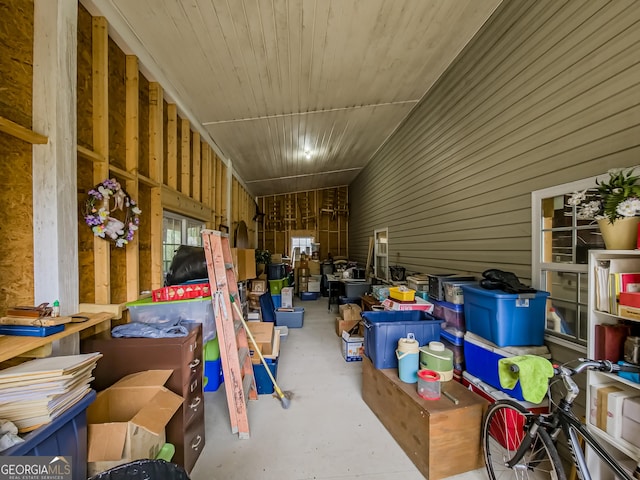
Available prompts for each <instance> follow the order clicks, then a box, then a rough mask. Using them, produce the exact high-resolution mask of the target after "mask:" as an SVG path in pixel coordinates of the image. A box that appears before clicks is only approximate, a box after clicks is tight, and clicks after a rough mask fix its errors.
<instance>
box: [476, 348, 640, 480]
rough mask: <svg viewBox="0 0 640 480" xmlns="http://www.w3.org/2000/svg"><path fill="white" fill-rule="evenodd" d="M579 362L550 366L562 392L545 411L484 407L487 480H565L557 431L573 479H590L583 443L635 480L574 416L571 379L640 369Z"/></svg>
mask: <svg viewBox="0 0 640 480" xmlns="http://www.w3.org/2000/svg"><path fill="white" fill-rule="evenodd" d="M578 361H579V362H580V363H579V364H578V366H576V367H574V368H571V367H568V366H566V365H562V366H555V365H554V377H553V378H554V379H556V381H558V380H557V379H558V377H560V379H561V380H562V381H563V382H564V386H565V388H566V390H567V393H566V394H565V396H564V398H562V399H561V400H560V402H559V403H557V404H552V405H553V406H552V408H551V409H550V412H549V413H542V414H540V413H538V414H536V413H532V412H530V411H528V410H527V409H526V408H524V407H523V406H522V405H521V404H519V403H518V402H516V401H515V400H506V399H502V400H498V401H496V402H495V403H493V404H491V405H490V406H489V408H488V409H487V413H486V414H485V416H484V419H483V424H482V445H483V447H484V448H483V449H484V461H485V466H486V468H487V473H488V475H489V478H490V479H491V480H497V479H502V478H515V479H553V480H566V479H567V476H566V474H565V471H564V467H563V464H562V461H561V459H560V455H559V454H558V450H557V448H556V445H557V441H558V438H559V436H560V433H564V436H565V439H566V443H567V445H568V448H569V451H570V452H571V457H572V459H573V462H574V465H575V468H576V473H577V478H581V479H584V480H590V479H591V475H590V473H589V471H588V469H587V463H586V459H585V455H584V453H583V450H582V448H581V446H580V439H582V440H583V441H584V443H585V445H589V446H590V447H591V449H592V450H593V452H594V453H595V454H596V455H597V456H598V457H599V458H600V459H601V460H602V461H603V462H604V463H605V464H606V465H608V466H609V468H610V469H611V470H612V471H613V472H614V473H615V474H617V475H618V476H619V478H621V479H624V480H633V479H634V477H631V476H630V475H629V474H628V473H627V472H626V471H625V470H624V469H623V468H622V467H621V465H620V464H619V463H618V461H617V460H616V459H615V458H614V457H612V456H611V455H610V454H609V452H608V451H607V450H606V449H605V448H604V447H603V446H602V445H601V444H600V443H599V442H598V440H596V438H595V437H594V435H592V434H591V433H590V432H589V430H588V428H587V426H586V425H584V424H583V423H582V422H581V421H580V420H579V419H578V417H576V415H575V414H574V413H573V411H572V407H573V402H574V400H575V399H576V397H577V396H578V393H579V392H580V389H579V387H578V385H576V382H575V381H574V380H573V379H572V378H571V377H572V376H573V375H575V374H578V373H581V372H583V371H585V370H597V371H601V372H607V373H612V372H618V371H627V372H634V373H640V366H636V365H628V366H627V365H624V366H621V365H618V364H615V363H612V362H610V361H608V360H590V359H582V358H580V359H578ZM511 368H512V371H514V372H517V371H518V370H517V366H515V365H514V366H512V367H511ZM552 381H553V380H552ZM636 460H638V459H636ZM596 480H597V479H596Z"/></svg>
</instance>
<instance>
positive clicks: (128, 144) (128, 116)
mask: <svg viewBox="0 0 640 480" xmlns="http://www.w3.org/2000/svg"><path fill="white" fill-rule="evenodd" d="M139 83H140V75H139V69H138V58H137V57H135V56H134V55H127V57H126V73H125V104H126V106H125V110H126V111H125V164H126V167H127V173H129V174H132V175H133V178H131V179H127V181H126V185H127V193H128V194H129V196H130V197H131V198H133V199H136V200H137V199H138V177H137V173H138V164H139V160H140V158H139V157H140V155H139V152H140V132H139V129H140V127H139V125H140V114H139V110H140V102H139V91H140V85H139ZM138 245H139V235H134V236H133V239H132V240H131V241H129V243H128V245H127V248H126V250H125V254H126V265H127V278H126V289H127V300H128V301H134V300H137V299H138V296H139V295H140V252H139V248H138Z"/></svg>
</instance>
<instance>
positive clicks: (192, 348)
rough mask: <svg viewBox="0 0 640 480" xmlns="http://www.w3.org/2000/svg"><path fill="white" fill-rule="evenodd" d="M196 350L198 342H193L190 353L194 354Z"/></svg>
mask: <svg viewBox="0 0 640 480" xmlns="http://www.w3.org/2000/svg"><path fill="white" fill-rule="evenodd" d="M196 348H198V342H193V343H192V344H191V345H189V351H190V352H194V351H195V350H196Z"/></svg>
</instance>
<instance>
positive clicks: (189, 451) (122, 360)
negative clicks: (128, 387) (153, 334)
mask: <svg viewBox="0 0 640 480" xmlns="http://www.w3.org/2000/svg"><path fill="white" fill-rule="evenodd" d="M189 327H190V330H189V335H187V336H186V337H172V338H112V337H111V334H110V332H102V333H100V334H97V335H94V336H91V337H88V338H85V339H84V340H82V342H81V346H80V349H81V351H82V353H88V352H100V353H102V355H103V357H102V358H101V359H100V360H99V361H98V365H97V366H96V369H95V370H94V372H93V376H94V377H95V380H94V381H93V387H94V388H95V389H96V390H103V389H105V388H107V387H109V386H111V385H113V384H114V383H115V382H116V381H118V380H119V379H120V378H122V377H124V376H126V375H128V374H130V373H135V372H140V371H144V370H165V369H166V370H169V369H170V370H173V374H172V375H171V376H170V377H169V380H167V383H166V384H165V386H166V387H167V388H168V389H169V390H171V391H172V392H174V393H176V394H178V395H181V396H182V397H183V398H184V402H183V404H182V407H181V408H180V409H179V410H178V411H177V412H176V414H175V415H174V416H173V417H172V418H171V420H170V421H169V423H168V424H167V427H166V437H167V442H169V443H171V444H173V445H174V446H175V447H176V453H175V455H174V457H173V459H172V461H173V462H175V463H177V464H179V465H182V466H183V467H184V468H185V470H187V472H190V471H191V469H192V468H193V466H194V465H195V463H196V461H197V459H198V457H199V456H200V453H201V452H202V449H203V447H204V444H205V431H204V430H205V422H204V397H203V396H202V379H203V368H204V364H203V356H202V325H200V324H199V323H194V324H192V325H189Z"/></svg>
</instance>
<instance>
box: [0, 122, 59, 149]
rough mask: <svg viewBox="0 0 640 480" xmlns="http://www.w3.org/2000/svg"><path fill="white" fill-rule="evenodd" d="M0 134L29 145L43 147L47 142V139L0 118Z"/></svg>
mask: <svg viewBox="0 0 640 480" xmlns="http://www.w3.org/2000/svg"><path fill="white" fill-rule="evenodd" d="M0 132H4V133H7V134H9V135H11V136H12V137H16V138H19V139H20V140H24V141H25V142H28V143H31V144H38V145H44V144H46V143H47V142H48V141H49V138H48V137H45V136H44V135H41V134H39V133H36V132H34V131H33V130H30V129H28V128H25V127H23V126H22V125H19V124H17V123H15V122H12V121H11V120H9V119H7V118H4V117H0Z"/></svg>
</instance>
